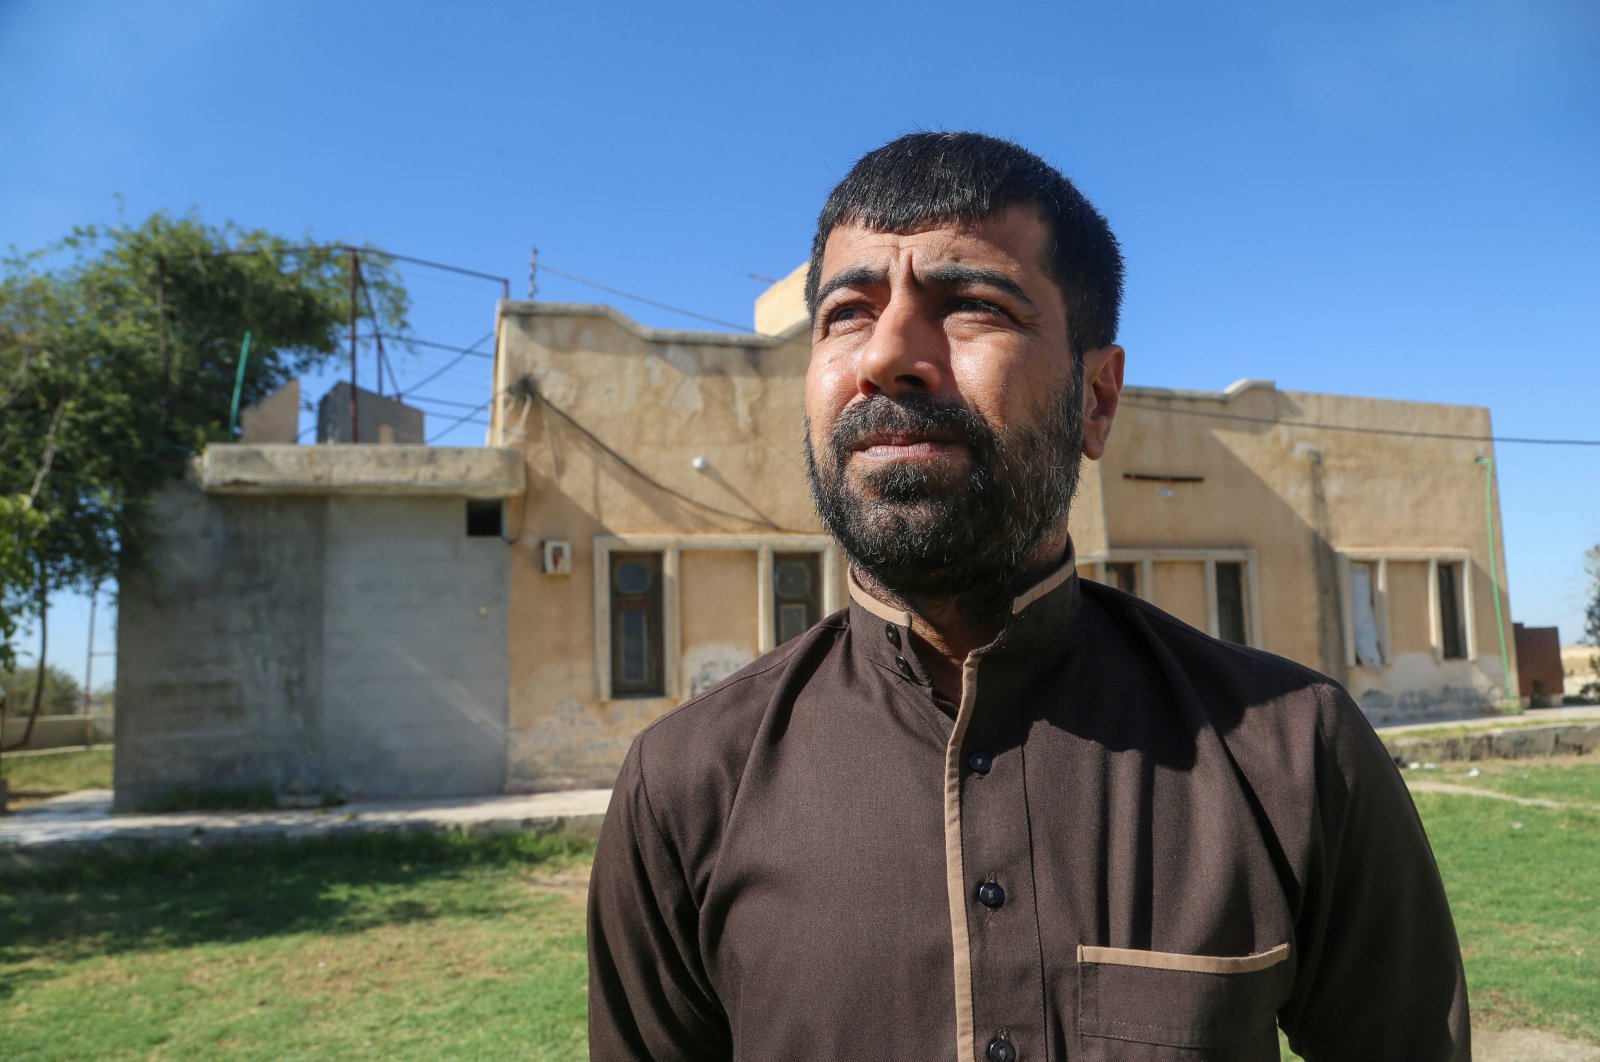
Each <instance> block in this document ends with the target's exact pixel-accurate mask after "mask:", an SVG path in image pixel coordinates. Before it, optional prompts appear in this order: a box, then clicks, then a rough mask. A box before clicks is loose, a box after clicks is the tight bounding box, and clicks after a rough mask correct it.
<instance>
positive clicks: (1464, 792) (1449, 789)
mask: <svg viewBox="0 0 1600 1062" xmlns="http://www.w3.org/2000/svg"><path fill="white" fill-rule="evenodd" d="M1406 786H1407V788H1409V789H1410V790H1411V791H1412V792H1413V793H1446V794H1449V795H1450V796H1474V797H1484V798H1486V799H1488V800H1504V801H1506V802H1507V803H1509V804H1521V805H1522V806H1523V807H1525V808H1557V809H1560V808H1577V809H1579V810H1581V811H1590V810H1594V809H1595V808H1596V807H1597V805H1594V804H1571V803H1566V802H1564V801H1560V800H1546V799H1545V798H1544V797H1525V796H1513V795H1512V794H1510V793H1500V792H1497V791H1495V790H1493V789H1479V788H1478V787H1476V786H1470V785H1457V784H1456V783H1455V782H1430V781H1428V780H1426V779H1423V778H1415V777H1413V776H1412V775H1411V773H1410V772H1407V773H1406Z"/></svg>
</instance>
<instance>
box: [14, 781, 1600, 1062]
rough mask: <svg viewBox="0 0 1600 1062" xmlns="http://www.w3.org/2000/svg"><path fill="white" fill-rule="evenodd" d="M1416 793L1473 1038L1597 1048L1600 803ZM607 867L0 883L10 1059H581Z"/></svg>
mask: <svg viewBox="0 0 1600 1062" xmlns="http://www.w3.org/2000/svg"><path fill="white" fill-rule="evenodd" d="M40 759H44V757H40ZM28 763H29V760H28V759H20V760H13V761H12V762H11V763H10V764H8V765H7V767H8V770H10V769H12V768H14V767H16V766H25V765H27V764H28ZM1474 767H1476V768H1477V769H1478V771H1479V773H1478V774H1477V775H1476V776H1472V777H1470V778H1469V777H1466V772H1467V771H1470V770H1471V769H1473V768H1474ZM1407 774H1408V776H1410V777H1412V778H1413V779H1432V780H1438V781H1445V782H1450V783H1452V784H1461V785H1471V786H1474V787H1477V788H1482V789H1485V790H1492V791H1496V792H1509V793H1513V794H1514V795H1518V796H1529V797H1536V798H1546V799H1551V800H1555V801H1559V802H1561V803H1562V804H1563V805H1586V804H1589V803H1592V802H1593V801H1594V800H1595V799H1596V794H1597V792H1600V762H1596V761H1595V760H1594V759H1593V758H1590V759H1588V760H1584V759H1573V760H1571V761H1562V760H1553V761H1543V762H1534V761H1489V762H1487V763H1481V764H1473V765H1467V764H1461V765H1448V767H1447V769H1444V770H1438V771H1428V772H1425V773H1424V772H1420V771H1419V772H1407ZM1416 800H1417V806H1418V808H1419V810H1420V811H1421V813H1422V816H1423V819H1424V821H1425V822H1426V824H1427V827H1428V833H1429V837H1430V838H1431V840H1432V842H1433V846H1434V851H1435V853H1436V855H1437V857H1438V860H1439V865H1440V870H1441V872H1442V873H1443V875H1444V880H1445V886H1446V888H1447V889H1448V890H1449V893H1450V898H1451V902H1452V907H1453V910H1454V912H1455V917H1456V925H1457V929H1458V931H1459V933H1460V936H1461V940H1462V945H1463V949H1464V951H1465V956H1466V964H1467V979H1468V984H1469V986H1470V989H1471V993H1472V1006H1473V1024H1474V1027H1475V1028H1477V1029H1494V1028H1500V1029H1520V1028H1535V1029H1542V1030H1547V1031H1549V1032H1553V1033H1557V1034H1560V1035H1562V1036H1566V1037H1570V1038H1572V1039H1576V1040H1580V1041H1586V1042H1588V1043H1592V1044H1596V1045H1600V860H1597V859H1596V858H1595V852H1596V851H1600V811H1596V810H1590V809H1588V808H1587V807H1583V806H1562V807H1556V808H1546V807H1530V806H1524V805H1518V804H1514V803H1510V802H1507V801H1503V800H1496V799H1493V798H1489V797H1483V796H1467V795H1453V794H1449V793H1435V792H1426V791H1419V792H1418V793H1417V794H1416ZM592 857H593V848H592V846H591V845H590V844H588V843H587V842H583V841H579V840H575V839H571V838H560V837H557V838H551V837H540V836H532V835H512V836H506V835H500V836H483V837H470V838H463V837H457V836H447V835H431V834H430V835H418V834H407V835H396V834H366V835H355V836H349V837H342V838H329V839H324V840H319V841H315V842H307V843H301V844H297V845H294V846H292V847H291V846H281V845H280V846H261V847H227V848H221V847H218V848H196V849H181V850H165V851H151V852H147V853H144V854H142V855H128V856H121V857H114V858H94V859H89V860H83V861H81V862H75V863H73V864H70V865H64V866H61V867H58V868H55V869H53V870H50V871H48V872H36V873H33V874H30V875H26V876H18V877H11V878H0V1028H4V1029H5V1030H6V1049H5V1052H4V1053H5V1055H6V1057H7V1058H17V1059H30V1060H49V1059H74V1058H109V1059H121V1058H127V1059H132V1058H186V1057H210V1056H213V1055H218V1054H228V1055H230V1056H233V1057H238V1058H242V1059H266V1058H272V1059H295V1058H323V1057H338V1058H353V1059H383V1060H390V1059H422V1058H441V1057H468V1058H486V1059H487V1058H535V1059H538V1058H549V1059H555V1058H571V1057H583V1054H584V1041H585V1031H584V1030H585V1024H584V1023H585V1010H586V997H585V966H584V937H583V921H584V896H583V893H584V887H585V883H586V881H587V876H588V866H589V861H590V860H591V859H592ZM1284 1057H1285V1058H1292V1057H1293V1056H1292V1055H1290V1054H1288V1053H1287V1051H1285V1053H1284Z"/></svg>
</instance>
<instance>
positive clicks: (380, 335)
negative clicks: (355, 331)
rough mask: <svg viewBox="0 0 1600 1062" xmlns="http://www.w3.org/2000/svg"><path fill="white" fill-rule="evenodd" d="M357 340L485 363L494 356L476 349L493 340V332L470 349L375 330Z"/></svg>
mask: <svg viewBox="0 0 1600 1062" xmlns="http://www.w3.org/2000/svg"><path fill="white" fill-rule="evenodd" d="M357 338H358V339H379V340H383V339H387V340H389V341H390V342H392V343H399V344H400V345H401V346H412V347H427V348H428V349H429V350H443V351H446V352H448V353H451V354H462V355H469V354H470V355H471V356H472V357H474V358H483V359H485V360H486V361H493V360H494V355H493V354H490V353H488V352H486V351H482V350H478V349H476V348H477V347H478V346H479V345H480V344H482V343H485V342H487V341H489V340H490V339H493V338H494V333H493V332H490V333H489V334H488V335H486V336H484V337H483V338H482V339H480V340H478V341H477V342H476V343H474V344H472V346H470V347H455V346H451V345H450V344H449V343H435V342H434V341H433V340H431V339H414V338H412V337H411V336H397V335H394V334H393V333H389V332H378V331H376V330H374V331H373V332H372V334H371V335H365V336H358V337H357Z"/></svg>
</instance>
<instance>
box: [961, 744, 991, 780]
mask: <svg viewBox="0 0 1600 1062" xmlns="http://www.w3.org/2000/svg"><path fill="white" fill-rule="evenodd" d="M967 766H968V767H971V768H972V773H973V774H988V773H989V768H990V767H992V766H994V761H993V760H991V759H990V758H989V754H988V753H987V752H984V751H983V750H982V749H978V750H976V751H974V752H973V754H972V755H970V756H968V757H967Z"/></svg>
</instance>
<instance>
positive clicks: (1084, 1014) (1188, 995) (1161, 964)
mask: <svg viewBox="0 0 1600 1062" xmlns="http://www.w3.org/2000/svg"><path fill="white" fill-rule="evenodd" d="M1288 958H1289V945H1287V944H1280V945H1278V946H1277V947H1275V948H1272V949H1270V950H1268V951H1264V952H1260V953H1259V954H1255V955H1241V956H1213V955H1182V954H1176V953H1173V952H1162V951H1136V950H1132V949H1128V948H1097V947H1089V946H1086V945H1080V946H1079V947H1078V1032H1079V1033H1080V1034H1081V1035H1082V1037H1083V1040H1084V1047H1085V1052H1086V1054H1087V1055H1088V1057H1090V1058H1098V1057H1102V1056H1101V1055H1100V1054H1097V1053H1096V1048H1098V1049H1099V1050H1100V1051H1102V1052H1104V1056H1103V1057H1106V1058H1116V1059H1130V1060H1131V1059H1140V1060H1150V1062H1156V1060H1160V1059H1184V1060H1186V1062H1189V1060H1198V1059H1208V1060H1214V1062H1254V1060H1256V1059H1272V1060H1276V1059H1277V1057H1278V1041H1277V1032H1276V1028H1277V1014H1278V1007H1279V1005H1280V1004H1281V1003H1282V1002H1283V1000H1284V999H1285V998H1287V996H1288V994H1289V989H1290V987H1291V978H1292V973H1293V970H1292V967H1291V966H1290V964H1289V963H1288V961H1287V960H1288ZM1107 1041H1117V1043H1114V1044H1113V1043H1107ZM1133 1044H1144V1045H1148V1046H1149V1048H1150V1049H1149V1050H1145V1051H1140V1050H1138V1049H1136V1048H1132V1047H1131V1045H1133ZM1163 1048H1165V1050H1162V1049H1163Z"/></svg>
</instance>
